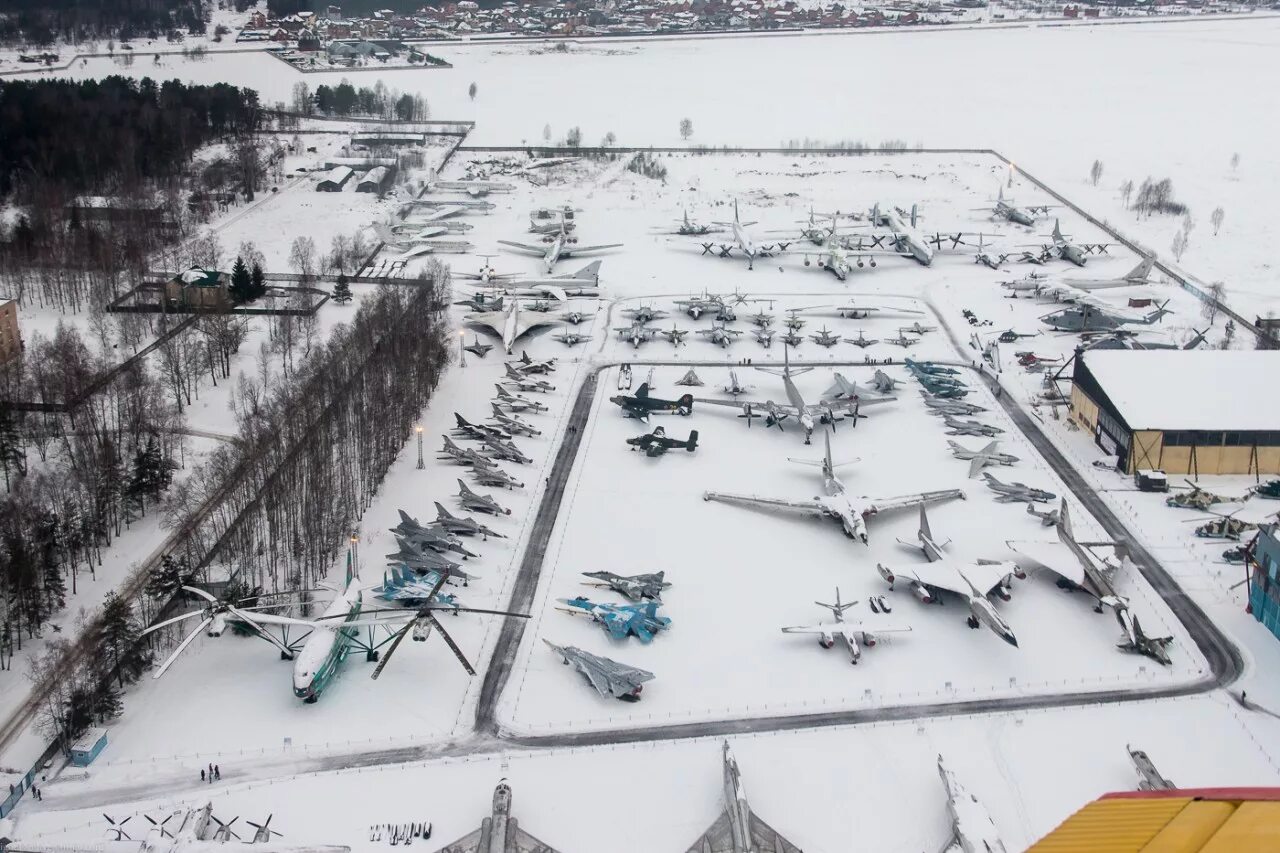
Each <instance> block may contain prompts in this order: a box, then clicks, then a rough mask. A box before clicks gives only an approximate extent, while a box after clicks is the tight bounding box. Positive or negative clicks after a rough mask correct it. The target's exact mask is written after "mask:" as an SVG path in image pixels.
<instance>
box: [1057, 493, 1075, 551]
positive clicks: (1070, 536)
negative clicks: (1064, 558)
mask: <svg viewBox="0 0 1280 853" xmlns="http://www.w3.org/2000/svg"><path fill="white" fill-rule="evenodd" d="M1058 538H1059V539H1061V540H1062V541H1063V543H1064V544H1068V543H1072V542H1075V540H1076V534H1075V531H1073V530H1072V529H1071V512H1070V510H1068V509H1067V499H1066V498H1063V499H1062V508H1061V509H1060V510H1059V511H1058Z"/></svg>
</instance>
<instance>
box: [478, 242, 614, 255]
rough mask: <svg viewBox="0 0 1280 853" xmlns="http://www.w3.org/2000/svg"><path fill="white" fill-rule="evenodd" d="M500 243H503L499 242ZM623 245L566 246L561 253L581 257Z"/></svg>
mask: <svg viewBox="0 0 1280 853" xmlns="http://www.w3.org/2000/svg"><path fill="white" fill-rule="evenodd" d="M498 242H499V243H501V242H502V241H501V240H499V241H498ZM621 248H622V244H621V243H606V244H604V245H603V246H565V247H564V249H563V251H561V252H560V254H561V256H563V257H566V258H570V257H573V256H574V255H580V254H582V253H583V252H603V251H604V250H605V249H621Z"/></svg>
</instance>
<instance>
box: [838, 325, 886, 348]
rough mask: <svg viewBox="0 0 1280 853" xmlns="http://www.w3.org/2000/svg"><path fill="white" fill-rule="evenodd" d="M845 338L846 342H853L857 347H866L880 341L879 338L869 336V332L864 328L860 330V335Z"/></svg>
mask: <svg viewBox="0 0 1280 853" xmlns="http://www.w3.org/2000/svg"><path fill="white" fill-rule="evenodd" d="M844 340H845V343H849V344H853V345H854V346H855V347H858V348H859V349H866V348H867V347H869V346H872V345H873V344H878V343H880V339H879V338H868V337H867V333H866V332H864V331H863V330H862V329H859V330H858V336H857V337H856V338H845V339H844Z"/></svg>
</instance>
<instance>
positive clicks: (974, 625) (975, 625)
mask: <svg viewBox="0 0 1280 853" xmlns="http://www.w3.org/2000/svg"><path fill="white" fill-rule="evenodd" d="M967 621H968V623H969V627H970V628H972V629H973V630H975V631H976V630H978V620H977V619H975V618H974V617H972V616H970V617H969V619H968V620H967Z"/></svg>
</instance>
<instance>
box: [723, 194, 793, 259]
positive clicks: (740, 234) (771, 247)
mask: <svg viewBox="0 0 1280 853" xmlns="http://www.w3.org/2000/svg"><path fill="white" fill-rule="evenodd" d="M715 224H716V225H720V226H724V227H727V228H728V229H729V230H730V231H731V232H732V234H733V239H732V240H731V241H719V240H711V241H704V242H703V243H702V254H704V255H709V254H712V253H715V254H716V255H717V256H718V257H721V258H728V257H731V256H732V254H733V250H734V249H737V250H738V251H739V252H741V253H742V254H743V255H744V256H745V257H746V259H747V269H755V262H756V258H769V257H772V256H773V255H774V254H776V253H778V252H785V251H786V250H787V247H788V246H790V245H791V243H792V241H791V240H779V241H777V242H773V243H757V242H756V241H755V240H754V239H753V238H752V236H751V234H750V232H748V231H747V226H749V225H755V223H754V222H743V221H742V220H741V219H740V218H739V217H738V202H737V201H736V200H735V201H734V203H733V221H732V222H717V223H715Z"/></svg>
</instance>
